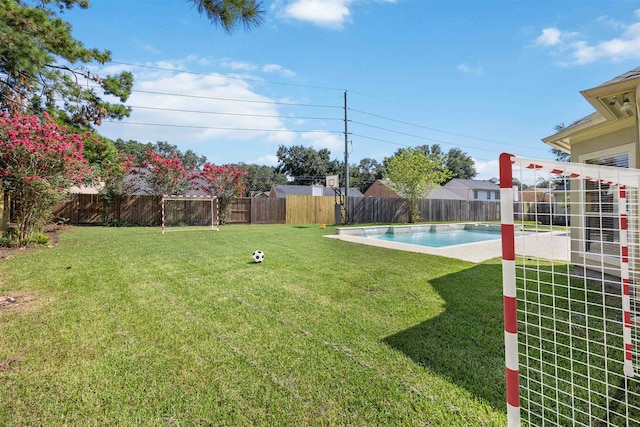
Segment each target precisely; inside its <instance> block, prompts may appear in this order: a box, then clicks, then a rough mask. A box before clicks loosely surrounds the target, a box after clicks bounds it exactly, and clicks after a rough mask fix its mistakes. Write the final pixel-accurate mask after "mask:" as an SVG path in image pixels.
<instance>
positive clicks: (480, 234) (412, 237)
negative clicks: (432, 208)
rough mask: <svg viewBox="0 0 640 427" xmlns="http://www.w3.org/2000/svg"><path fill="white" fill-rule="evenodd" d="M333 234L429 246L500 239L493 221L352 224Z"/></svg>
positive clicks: (436, 246) (437, 246)
mask: <svg viewBox="0 0 640 427" xmlns="http://www.w3.org/2000/svg"><path fill="white" fill-rule="evenodd" d="M336 233H337V234H347V235H350V236H358V237H364V238H367V239H374V240H383V241H388V242H395V243H405V244H411V245H420V246H428V247H432V248H442V247H447V246H456V245H463V244H467V243H476V242H484V241H489V240H499V239H500V238H501V228H500V224H495V223H488V224H487V223H466V224H425V225H405V226H373V227H352V228H340V229H337V230H336Z"/></svg>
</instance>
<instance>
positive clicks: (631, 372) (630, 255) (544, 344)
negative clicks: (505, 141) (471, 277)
mask: <svg viewBox="0 0 640 427" xmlns="http://www.w3.org/2000/svg"><path fill="white" fill-rule="evenodd" d="M499 166H500V199H501V228H502V279H503V302H504V338H505V371H506V397H507V418H508V426H509V427H515V426H520V425H521V424H523V425H529V424H536V423H539V422H542V423H546V422H549V424H554V425H556V423H557V424H560V425H578V426H583V425H585V426H586V425H591V423H592V422H595V423H598V422H600V423H609V422H612V420H614V421H613V423H614V424H615V423H619V422H624V423H625V425H631V424H634V423H637V422H639V421H638V420H639V418H640V382H639V379H638V376H637V375H636V373H635V370H636V369H634V366H635V367H636V368H637V367H638V366H637V365H636V363H637V358H638V357H637V356H638V347H639V341H640V340H639V338H638V337H639V335H640V334H639V333H638V329H639V328H638V321H637V319H636V317H635V316H634V313H637V312H638V307H639V305H638V299H637V293H636V279H638V277H640V275H639V273H638V271H637V270H636V268H637V267H638V265H639V264H640V260H639V259H638V253H639V252H640V250H639V248H638V240H639V237H638V234H639V228H640V218H639V214H638V211H639V210H640V209H639V208H638V207H637V206H635V205H637V204H638V199H639V196H638V194H639V191H638V190H639V189H640V170H636V169H628V168H619V167H611V166H598V165H591V164H581V163H565V162H553V161H546V160H537V159H534V160H532V159H526V158H520V157H516V156H514V155H512V154H509V153H503V154H501V155H500V160H499ZM515 170H518V171H520V172H522V171H525V173H531V174H534V176H535V174H537V173H544V174H546V175H545V176H547V177H561V178H562V179H564V182H565V183H567V182H569V183H570V185H569V186H568V187H570V191H569V192H568V193H570V196H569V197H570V198H571V203H570V204H569V208H570V209H569V208H568V210H573V212H571V213H570V214H567V213H565V215H567V216H566V217H565V220H566V221H565V224H569V223H571V226H570V227H571V228H569V231H570V233H569V234H570V235H571V238H570V239H571V240H570V242H571V245H570V249H569V252H570V253H569V254H568V261H569V262H568V263H567V262H564V261H563V262H559V261H558V260H557V259H556V258H554V255H553V254H552V255H551V259H548V258H545V257H546V256H548V252H545V251H543V250H541V251H540V252H542V253H544V256H538V254H537V252H535V251H533V252H532V251H531V250H528V251H527V252H526V254H524V255H523V253H524V252H525V251H524V250H523V247H522V246H523V245H525V244H526V243H525V241H526V239H527V238H525V237H523V238H522V239H520V238H519V237H518V238H516V233H517V232H518V230H519V229H521V228H523V227H524V226H525V222H524V215H522V214H520V216H521V218H520V219H521V220H523V221H522V227H521V226H520V224H518V223H517V222H516V220H515V218H516V213H517V212H516V211H519V212H520V213H522V212H524V210H522V205H523V203H522V200H518V195H519V194H520V193H518V191H517V189H516V188H514V186H513V182H514V181H513V178H518V177H516V176H514V171H515ZM521 176H523V175H521ZM538 178H539V176H538ZM533 182H534V183H535V182H538V180H537V178H535V177H534V178H533ZM586 182H591V183H594V184H595V185H597V186H598V190H597V191H598V192H600V191H602V190H600V188H601V187H606V188H607V189H608V191H609V192H610V200H611V201H612V202H611V203H609V206H608V207H609V208H611V206H613V205H614V204H615V207H613V208H611V209H610V210H605V209H603V205H598V206H597V207H596V211H597V212H599V214H598V215H599V216H600V218H599V221H600V229H597V228H591V229H590V231H592V232H595V234H599V236H600V237H601V239H602V240H601V241H600V245H601V246H602V247H604V246H605V243H604V242H605V240H604V238H603V237H602V236H603V235H604V234H605V231H607V232H609V233H611V235H612V236H613V235H615V236H617V240H616V239H613V238H612V240H611V241H612V242H613V243H607V244H608V245H609V251H610V252H608V253H606V254H605V253H604V249H600V250H601V251H602V253H601V254H600V256H599V258H600V262H601V264H600V265H599V266H600V271H601V274H600V276H597V275H596V276H595V277H593V276H592V277H587V270H588V269H596V270H597V269H598V265H597V264H594V261H593V260H594V259H595V258H597V257H595V256H592V257H591V259H590V260H589V263H588V262H587V259H588V258H589V257H588V256H587V255H590V254H587V252H588V250H587V249H586V248H587V246H586V245H587V244H588V242H587V237H585V236H586V231H585V230H586V229H587V225H586V222H585V221H584V218H585V217H586V214H585V212H586V204H588V203H591V204H595V203H602V200H600V199H599V200H596V201H595V202H594V200H592V199H593V196H591V199H590V198H589V195H587V194H586V193H587V192H588V190H587V186H586ZM565 187H567V186H566V185H565ZM534 191H535V190H534ZM552 197H553V196H549V198H548V200H547V201H546V202H544V203H547V204H548V205H551V203H555V200H554V199H552ZM538 198H539V197H538V195H537V194H536V195H535V201H534V202H533V203H534V204H535V208H534V209H533V212H534V216H536V219H535V225H534V226H533V227H534V228H535V231H536V232H537V233H541V232H545V233H549V235H550V236H551V235H553V230H554V229H553V219H552V215H553V209H550V210H549V211H548V219H547V221H548V224H549V225H548V226H545V227H541V226H539V218H538V217H537V215H538V214H539V212H540V211H541V210H540V209H539V208H538V203H539V202H538ZM543 199H544V197H543ZM574 199H575V200H574ZM542 211H543V210H542ZM603 212H606V213H603ZM545 215H547V213H546V212H545ZM603 218H606V219H607V220H608V224H614V225H615V228H605V226H604V223H605V221H604V220H603ZM574 220H575V222H576V223H577V224H574ZM544 223H545V224H546V222H544ZM616 224H617V225H616ZM529 226H531V225H529ZM572 228H583V229H584V230H572ZM581 233H584V234H581ZM574 240H575V241H574ZM518 243H519V244H518ZM614 245H615V246H617V247H618V248H619V252H618V253H617V254H613V253H612V252H611V247H612V246H614ZM530 249H531V248H530ZM533 249H535V248H533ZM544 249H546V250H548V249H549V248H548V247H547V248H544ZM580 251H583V252H580ZM577 252H580V253H577ZM558 258H559V257H558ZM605 258H609V259H611V258H615V259H616V261H617V263H618V264H617V265H618V267H616V269H614V270H615V273H616V275H614V276H612V275H610V274H609V273H610V272H611V271H612V270H611V268H610V265H605V262H604V260H605ZM576 268H577V270H576ZM556 269H557V271H556ZM576 272H581V273H576ZM605 272H606V273H605ZM556 276H558V277H559V279H557V278H556ZM560 276H561V277H560ZM618 276H619V277H618ZM531 277H533V278H531ZM549 277H550V279H549ZM530 283H532V284H533V285H530ZM576 283H577V286H576ZM528 286H531V287H532V288H536V287H537V291H538V294H537V295H534V296H533V298H530V299H527V298H526V297H527V295H528V293H529V292H530V290H529V288H528ZM580 287H582V288H580ZM608 287H609V288H608ZM578 288H579V289H578ZM613 288H615V289H618V291H617V292H618V294H617V295H615V294H614V293H612V292H611V291H610V289H613ZM541 289H543V291H542V292H541V291H540V290H541ZM548 289H550V290H548ZM545 292H546V293H545ZM559 295H561V297H559ZM594 295H595V296H597V297H599V296H600V295H601V296H602V299H601V307H600V306H598V307H597V310H600V309H601V311H602V313H601V317H600V318H598V317H597V316H598V314H596V315H593V314H592V311H596V310H592V309H593V308H594V306H596V304H593V302H592V301H590V300H589V297H590V296H594ZM612 300H616V301H619V303H617V302H616V303H612V302H611V301H612ZM549 301H552V304H553V305H552V306H550V305H547V304H549ZM556 304H558V305H557V306H556ZM574 304H575V305H576V306H580V307H582V306H584V307H585V309H584V311H583V312H582V313H579V312H576V313H572V312H571V310H572V306H573V305H574ZM541 306H544V307H543V308H542V309H541V308H540V307H541ZM536 310H538V311H537V312H536ZM545 310H546V311H545ZM549 313H551V314H549ZM567 313H568V314H567ZM610 313H615V315H614V316H611V315H610ZM545 316H546V317H545ZM573 316H575V319H578V321H576V322H575V324H574V323H573V322H574V317H573ZM582 317H585V318H586V320H584V322H586V325H585V323H581V322H583V320H582ZM531 323H537V324H533V325H532V324H531ZM550 325H551V326H550ZM598 328H600V329H598ZM538 331H541V332H540V335H537V336H536V335H535V334H537V333H538ZM576 331H577V332H576ZM531 334H533V335H531ZM545 334H546V336H545ZM581 334H582V335H585V336H586V338H584V337H583V336H582V335H581ZM559 337H560V338H559ZM558 342H560V344H558ZM566 342H568V343H569V344H568V345H566ZM531 343H535V345H534V348H533V349H532V351H531V354H533V355H534V356H530V354H529V348H530V346H531ZM575 343H579V345H576V344H575ZM583 343H586V349H587V350H586V351H584V348H582V347H580V346H583ZM536 346H537V347H536ZM601 352H602V353H603V354H600V353H601ZM531 360H535V362H536V363H537V365H535V364H534V366H533V367H530V366H528V364H529V363H532V362H531ZM523 363H524V365H523ZM567 366H568V368H567ZM602 366H604V369H603V368H602ZM521 368H524V369H525V371H526V372H527V375H531V378H529V377H526V378H522V372H521ZM581 369H583V370H586V374H585V373H584V372H583V371H581ZM591 371H592V372H591ZM592 373H595V375H594V376H593V377H592V376H591V375H592ZM560 374H562V375H565V377H564V378H562V380H559V379H558V376H559V375H560ZM525 376H526V375H525ZM554 376H555V377H556V378H555V379H552V380H549V381H548V382H549V383H550V384H552V385H547V384H546V381H547V380H548V379H549V378H553V377H554ZM603 378H604V379H603ZM554 380H555V389H554V386H553V384H554V382H553V381H554ZM561 381H563V382H561ZM584 383H586V384H587V385H588V386H587V388H588V390H587V389H585V388H584V385H583V384H584ZM529 386H530V387H529ZM564 387H566V388H568V389H570V390H572V391H573V390H575V391H576V392H577V391H579V392H580V393H582V394H583V395H587V396H588V397H587V398H583V397H582V396H577V395H576V394H571V393H567V392H566V391H565V390H563V389H562V388H564ZM592 387H593V390H592V389H591V388H592ZM600 389H602V390H600ZM603 390H604V391H603ZM554 395H555V396H554ZM593 396H595V397H593ZM554 399H555V401H554ZM563 399H564V400H567V399H568V400H569V403H568V404H567V402H565V401H563ZM522 401H524V402H525V403H526V404H527V405H528V406H527V407H526V408H523V407H521V403H522ZM603 402H605V403H603ZM568 405H569V406H574V407H575V408H573V407H572V408H569V406H568ZM581 405H582V406H581ZM612 407H613V409H612ZM585 408H586V409H585ZM523 412H524V413H526V415H527V418H526V419H525V418H523V417H521V415H522V413H523ZM567 413H569V415H567ZM532 414H533V415H532ZM584 419H587V420H588V421H584ZM616 425H618V424H616Z"/></svg>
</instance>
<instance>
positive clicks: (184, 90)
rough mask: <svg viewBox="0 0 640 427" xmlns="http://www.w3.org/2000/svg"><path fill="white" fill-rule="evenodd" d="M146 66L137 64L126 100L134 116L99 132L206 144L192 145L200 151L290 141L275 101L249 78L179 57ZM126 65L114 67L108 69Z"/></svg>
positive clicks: (115, 69) (107, 123) (117, 135)
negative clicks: (206, 69)
mask: <svg viewBox="0 0 640 427" xmlns="http://www.w3.org/2000/svg"><path fill="white" fill-rule="evenodd" d="M188 61H192V62H194V63H197V62H198V61H199V59H197V58H191V59H189V60H187V62H188ZM146 65H148V66H149V68H133V71H134V74H135V86H134V91H133V93H132V94H131V96H130V97H129V100H128V101H127V105H129V106H131V107H132V108H133V111H132V113H131V117H130V118H128V119H124V120H123V121H122V122H113V123H112V122H104V124H103V125H102V126H101V129H100V131H101V133H103V134H104V135H105V136H107V137H111V138H113V139H115V138H122V139H124V140H128V139H133V140H137V141H139V142H143V143H145V142H156V141H168V142H169V143H172V144H189V145H195V146H198V147H202V149H201V150H199V149H198V148H197V147H195V148H193V149H194V150H195V151H196V152H205V151H207V150H211V149H212V147H211V146H212V145H214V146H216V147H215V148H214V150H222V149H225V148H228V147H229V144H230V142H232V141H236V142H237V143H242V141H253V142H255V141H256V140H258V141H262V144H268V145H269V146H271V145H272V144H273V143H285V142H287V141H290V140H291V138H292V137H291V134H292V132H286V131H287V130H288V129H287V127H286V126H285V123H284V122H283V120H281V118H280V112H279V110H278V105H277V104H275V103H274V101H275V100H274V99H272V98H269V97H266V96H264V95H262V94H260V93H258V92H256V91H255V90H254V88H253V87H252V82H251V81H247V80H244V79H242V78H237V77H235V76H227V75H223V74H213V73H212V74H196V73H188V72H183V71H179V70H180V69H182V68H184V67H183V66H184V64H183V63H182V62H181V61H175V62H169V61H165V62H162V63H155V64H146ZM122 68H123V66H118V68H115V67H110V69H109V72H118V71H122ZM105 70H106V68H105ZM174 70H175V71H174ZM101 71H102V72H104V70H101ZM171 94H177V95H180V96H173V95H171ZM260 129H264V131H260ZM204 154H207V153H204ZM207 157H209V156H208V155H207ZM238 160H240V159H238Z"/></svg>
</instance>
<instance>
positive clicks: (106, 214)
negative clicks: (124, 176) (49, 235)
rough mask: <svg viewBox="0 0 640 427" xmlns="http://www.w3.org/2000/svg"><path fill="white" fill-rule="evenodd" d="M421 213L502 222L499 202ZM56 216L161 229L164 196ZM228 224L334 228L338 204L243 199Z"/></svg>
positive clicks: (67, 206)
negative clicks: (153, 226) (323, 226)
mask: <svg viewBox="0 0 640 427" xmlns="http://www.w3.org/2000/svg"><path fill="white" fill-rule="evenodd" d="M348 206H349V221H350V222H351V223H360V224H362V223H386V224H394V223H404V222H406V221H407V218H408V215H407V207H406V204H405V203H404V202H403V201H402V200H400V199H391V198H378V197H350V198H349V203H348ZM419 210H420V221H422V222H446V221H499V220H500V204H499V203H497V202H488V201H472V202H468V201H464V200H432V199H424V200H420V201H419ZM53 215H54V217H56V218H64V219H65V220H66V221H68V222H70V223H72V224H107V223H113V222H121V223H125V224H132V225H159V224H160V222H161V219H162V218H161V197H160V196H147V195H140V196H130V197H125V198H123V199H122V200H116V201H113V202H111V203H107V202H106V201H105V200H104V199H102V198H101V197H100V196H98V195H96V194H71V195H70V197H69V198H68V200H66V201H64V202H60V203H58V204H56V206H55V207H54V209H53ZM338 216H339V215H338ZM338 222H340V221H338ZM227 223H230V224H248V223H252V224H335V223H336V199H335V198H334V197H330V196H329V197H327V196H320V197H317V196H287V198H286V199H277V198H255V199H254V198H248V197H243V198H239V199H238V200H236V201H235V202H234V203H233V204H232V205H231V216H230V218H229V219H228V220H227Z"/></svg>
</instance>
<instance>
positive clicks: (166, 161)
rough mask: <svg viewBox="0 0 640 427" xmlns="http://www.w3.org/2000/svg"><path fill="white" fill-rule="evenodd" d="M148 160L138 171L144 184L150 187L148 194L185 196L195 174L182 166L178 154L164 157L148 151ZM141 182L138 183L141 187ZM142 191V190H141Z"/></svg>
mask: <svg viewBox="0 0 640 427" xmlns="http://www.w3.org/2000/svg"><path fill="white" fill-rule="evenodd" d="M145 155H146V158H147V159H146V160H145V161H144V162H142V165H141V168H140V169H139V170H138V173H139V174H140V178H142V182H146V184H147V185H148V189H147V192H149V193H151V194H156V195H159V196H160V195H163V194H184V193H185V192H186V190H187V189H188V188H189V184H190V183H191V180H192V179H193V178H194V176H195V175H194V173H193V172H192V171H191V170H190V169H188V168H187V167H185V166H184V165H183V164H182V160H180V158H179V157H178V155H177V154H176V153H173V154H172V155H168V156H162V155H160V154H158V153H156V152H155V151H153V150H148V151H147V152H146V153H145ZM140 184H141V182H138V187H140V186H141V185H140ZM139 189H140V188H139Z"/></svg>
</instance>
